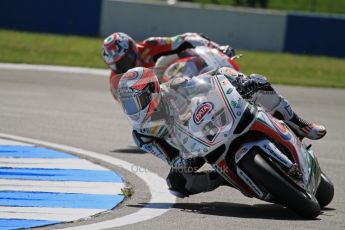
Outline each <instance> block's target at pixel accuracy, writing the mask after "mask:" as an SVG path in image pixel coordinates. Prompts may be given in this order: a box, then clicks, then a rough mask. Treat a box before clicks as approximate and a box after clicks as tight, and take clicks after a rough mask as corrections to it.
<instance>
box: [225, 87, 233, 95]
mask: <svg viewBox="0 0 345 230" xmlns="http://www.w3.org/2000/svg"><path fill="white" fill-rule="evenodd" d="M232 91H234V88H230V89H228V91H226V94H231V93H232Z"/></svg>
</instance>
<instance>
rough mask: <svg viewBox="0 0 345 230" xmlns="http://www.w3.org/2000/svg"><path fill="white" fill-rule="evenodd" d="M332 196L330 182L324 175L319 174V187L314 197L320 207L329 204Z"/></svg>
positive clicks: (332, 186) (332, 189)
mask: <svg viewBox="0 0 345 230" xmlns="http://www.w3.org/2000/svg"><path fill="white" fill-rule="evenodd" d="M333 196H334V185H333V183H332V181H331V180H330V179H329V178H328V177H327V176H326V175H325V174H324V173H321V181H320V185H319V188H318V189H317V192H316V195H315V197H316V199H317V201H318V202H319V205H320V207H321V208H323V207H325V206H327V205H328V204H329V203H331V201H332V199H333Z"/></svg>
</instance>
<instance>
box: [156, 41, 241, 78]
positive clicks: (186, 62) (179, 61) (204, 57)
mask: <svg viewBox="0 0 345 230" xmlns="http://www.w3.org/2000/svg"><path fill="white" fill-rule="evenodd" d="M239 57H240V55H236V56H233V57H231V58H230V57H229V56H227V55H225V54H224V53H223V52H221V51H219V50H217V49H214V48H210V47H205V46H199V47H196V48H193V49H187V50H184V51H182V52H181V53H180V54H178V55H176V54H175V55H170V56H162V57H160V58H159V59H158V61H157V63H156V66H155V67H154V71H155V73H156V74H157V75H158V78H159V82H160V83H165V82H168V81H169V80H171V79H172V78H174V77H177V75H179V76H181V75H185V76H187V77H192V76H197V75H200V74H202V73H205V72H208V71H210V70H214V69H218V68H221V67H228V68H232V69H235V70H237V71H239V70H240V67H239V65H238V63H237V62H236V60H235V59H237V58H239ZM161 63H165V64H163V67H162V66H161V65H162V64H161ZM166 63H169V64H168V65H167V64H166Z"/></svg>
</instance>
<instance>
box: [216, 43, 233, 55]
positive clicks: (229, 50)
mask: <svg viewBox="0 0 345 230" xmlns="http://www.w3.org/2000/svg"><path fill="white" fill-rule="evenodd" d="M218 50H220V51H221V52H222V53H224V54H225V55H227V56H228V57H233V56H235V55H236V52H235V49H234V48H232V47H231V46H229V45H225V46H219V47H218Z"/></svg>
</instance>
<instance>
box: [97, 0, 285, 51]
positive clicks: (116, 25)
mask: <svg viewBox="0 0 345 230" xmlns="http://www.w3.org/2000/svg"><path fill="white" fill-rule="evenodd" d="M286 21H287V17H286V14H284V13H278V12H273V11H272V12H269V11H262V12H261V11H258V10H255V11H253V10H238V9H236V11H235V10H234V9H233V8H231V7H216V8H215V7H213V8H205V7H202V6H200V5H197V4H178V5H173V6H170V5H166V4H165V3H143V2H134V1H119V0H103V3H102V12H101V24H100V34H101V35H102V36H107V35H109V34H111V33H113V32H115V31H121V32H125V33H128V34H129V35H130V36H132V37H133V38H134V39H136V40H142V39H145V38H147V37H150V36H172V35H176V34H180V33H184V32H199V33H203V34H205V35H207V36H209V37H210V38H211V39H212V40H214V41H216V42H219V43H221V44H230V45H232V46H233V47H236V48H237V49H250V50H267V51H283V48H284V37H285V30H286V24H287V22H286Z"/></svg>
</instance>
